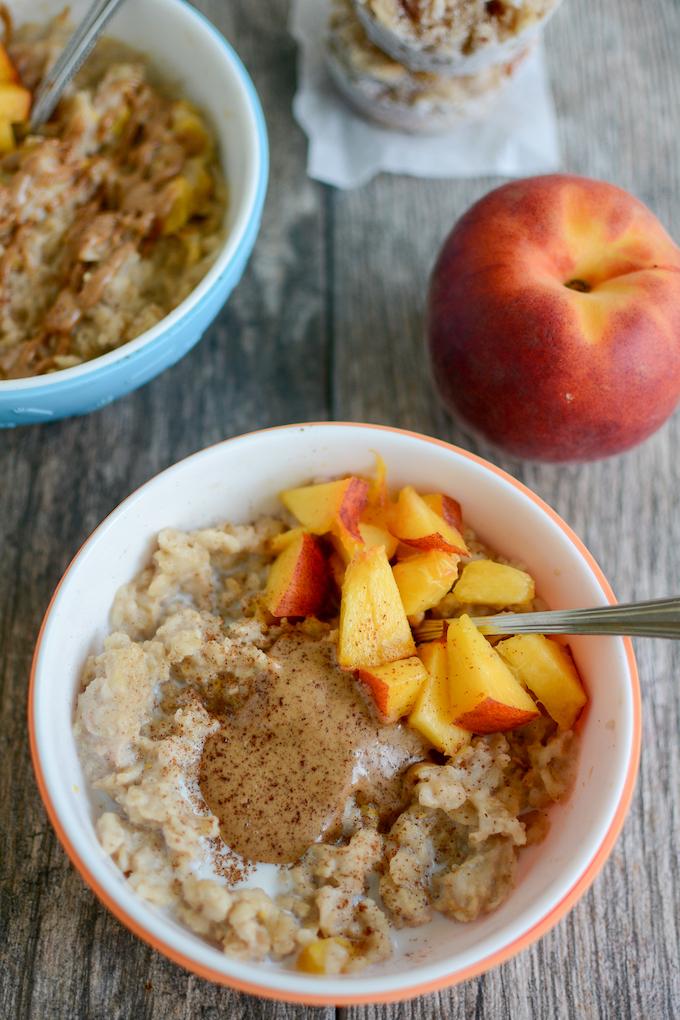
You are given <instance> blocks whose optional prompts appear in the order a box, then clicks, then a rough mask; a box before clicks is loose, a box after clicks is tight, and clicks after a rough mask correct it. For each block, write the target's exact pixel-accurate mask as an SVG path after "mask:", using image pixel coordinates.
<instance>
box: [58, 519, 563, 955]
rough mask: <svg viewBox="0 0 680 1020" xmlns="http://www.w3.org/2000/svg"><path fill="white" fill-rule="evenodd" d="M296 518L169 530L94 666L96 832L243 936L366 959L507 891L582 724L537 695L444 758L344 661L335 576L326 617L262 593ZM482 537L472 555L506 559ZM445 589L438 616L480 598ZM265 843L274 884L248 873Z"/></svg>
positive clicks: (140, 884)
mask: <svg viewBox="0 0 680 1020" xmlns="http://www.w3.org/2000/svg"><path fill="white" fill-rule="evenodd" d="M285 528H286V525H285V524H284V523H283V522H282V521H281V520H278V519H275V518H268V517H263V518H260V519H259V520H257V521H256V522H255V523H254V524H252V525H245V526H243V525H230V524H222V525H220V526H218V527H211V528H206V529H203V530H198V531H193V532H188V533H186V532H181V531H176V530H172V529H167V530H165V531H162V532H161V533H160V534H159V536H158V540H157V547H156V550H155V552H154V553H153V556H152V559H151V562H150V563H149V565H148V566H147V567H146V568H145V569H144V570H143V571H142V572H141V573H140V574H139V575H138V576H137V577H136V578H135V579H134V580H133V581H132V582H131V583H129V584H127V585H125V586H124V587H123V588H122V589H121V590H120V591H119V592H118V594H117V596H116V598H115V602H114V605H113V608H112V612H111V625H112V633H111V634H110V636H109V637H108V638H106V640H105V643H104V648H103V651H102V652H101V653H100V654H98V655H94V656H92V657H91V658H90V660H89V661H88V663H87V667H86V670H85V674H84V677H83V684H82V691H81V693H80V695H79V698H78V702H77V708H76V717H75V724H74V725H75V734H76V738H77V742H78V747H79V752H80V756H81V760H82V763H83V767H84V769H85V773H86V776H87V778H88V780H89V782H90V784H91V785H92V787H93V788H94V790H96V791H98V794H99V795H100V796H102V797H106V798H107V800H106V804H105V805H104V806H103V807H102V808H101V809H98V817H97V819H96V830H97V834H98V836H99V839H100V841H101V844H102V846H103V848H104V849H105V851H106V852H107V853H108V854H109V855H110V856H111V858H112V860H113V861H114V862H115V863H116V865H117V866H118V867H119V868H120V869H121V871H122V872H123V873H124V874H125V876H126V878H127V880H128V881H129V882H130V884H131V886H132V887H133V888H134V889H135V890H136V892H137V893H139V894H140V895H141V896H143V897H144V898H145V899H147V900H148V901H150V902H151V903H153V904H156V905H158V906H162V907H166V908H170V909H171V910H172V911H174V912H175V914H176V916H177V917H178V918H180V919H181V920H182V921H183V922H184V923H185V924H186V925H187V926H188V927H189V928H190V929H191V930H193V931H194V932H196V933H198V934H199V935H201V936H203V937H204V938H206V939H208V940H209V941H210V942H211V943H214V944H217V945H219V946H221V947H222V948H223V950H224V951H225V952H227V953H229V954H232V955H235V956H238V957H241V958H245V959H257V960H262V959H273V960H284V961H286V962H288V961H290V963H291V965H294V964H295V962H296V961H297V966H299V967H302V968H303V969H307V970H316V971H317V972H325V973H349V972H352V971H356V970H359V969H361V968H363V967H366V966H368V965H370V964H373V963H377V962H379V961H381V960H385V959H387V958H388V957H389V956H390V955H391V953H392V933H393V931H394V930H395V929H396V928H400V927H404V926H417V925H422V924H425V923H427V922H428V921H429V920H430V919H431V917H432V916H433V913H434V912H440V913H442V914H444V915H445V916H446V917H449V918H451V919H452V920H454V921H471V920H474V919H475V918H476V917H478V916H480V915H481V914H484V913H486V912H488V911H490V910H493V909H494V908H495V907H497V906H498V905H499V904H500V903H502V902H503V900H505V898H506V897H507V896H508V895H509V893H510V891H511V890H512V887H513V883H514V875H515V868H516V862H517V857H518V854H519V852H520V850H521V848H522V847H524V846H527V845H530V844H532V843H535V842H538V841H540V839H542V838H543V836H544V835H545V833H546V831H547V828H548V818H547V815H546V809H547V808H548V807H549V806H550V805H551V804H552V803H553V802H555V801H559V800H560V799H561V798H563V797H564V796H565V795H566V794H567V793H568V791H569V789H570V786H571V784H572V782H573V777H574V771H575V763H576V754H577V738H576V737H575V735H574V733H573V731H572V730H571V729H561V730H560V729H558V728H557V726H556V724H555V723H554V722H552V721H551V719H550V718H549V717H548V716H547V714H545V713H540V714H538V712H537V713H536V715H537V717H536V718H535V719H534V720H533V721H532V722H530V723H529V724H528V725H524V726H520V727H519V728H516V729H513V730H510V731H508V732H505V733H492V734H488V735H481V736H472V739H471V740H469V742H468V743H467V745H466V746H463V747H461V748H460V750H458V751H457V752H456V754H454V755H453V756H451V757H447V756H446V755H444V754H441V753H439V752H437V751H435V750H433V749H432V747H431V745H430V744H428V742H427V741H426V740H424V739H423V738H422V735H421V734H420V733H418V732H416V731H415V730H413V729H411V728H410V727H408V726H407V725H406V724H405V723H404V722H390V723H386V722H385V720H384V719H383V718H382V717H381V716H380V715H379V714H378V713H377V712H376V708H375V705H374V703H373V700H372V698H371V697H370V696H369V695H368V694H367V692H366V689H365V688H364V686H363V685H362V684H359V683H357V682H356V680H355V678H354V675H353V673H352V672H348V671H347V670H341V669H340V668H339V667H338V663H337V657H338V653H337V648H338V629H337V628H338V617H337V601H334V598H333V595H332V594H330V595H329V597H328V599H327V601H326V603H325V606H324V609H323V611H321V612H320V613H319V618H312V617H309V618H307V619H303V620H293V619H290V620H288V619H275V618H274V617H272V615H271V614H270V613H269V611H268V610H267V608H266V603H265V600H264V599H263V592H265V591H266V590H267V582H268V578H269V577H270V576H271V575H270V567H271V564H272V562H273V561H274V559H275V555H276V553H278V552H280V550H281V548H282V547H284V546H283V542H282V540H281V537H280V536H281V535H282V532H284V530H285ZM290 534H291V535H293V534H294V533H293V532H291V533H290ZM287 535H288V533H287V534H286V535H285V536H283V538H284V539H285V538H286V537H287ZM277 536H279V537H277ZM465 540H466V545H467V555H466V556H465V557H462V558H461V564H465V563H466V562H471V561H472V560H475V559H482V558H484V557H486V558H487V560H489V559H491V558H493V559H494V560H497V558H496V557H492V554H490V553H489V550H488V549H485V547H484V546H483V545H482V544H481V543H480V542H478V541H477V540H476V538H475V536H474V534H473V533H472V532H471V531H469V529H468V530H466V531H465ZM277 543H278V544H277ZM446 598H447V599H448V602H446V601H444V602H442V603H441V606H440V615H444V611H445V612H446V615H450V616H453V615H456V614H461V613H464V611H465V610H466V609H467V608H468V607H467V606H466V605H464V604H459V605H458V606H457V607H456V606H453V605H452V602H451V596H446ZM532 605H533V603H532ZM524 608H532V606H529V605H527V606H525V607H524ZM421 615H422V614H421ZM262 861H265V862H266V861H269V862H275V863H276V864H278V872H277V874H278V889H277V890H276V891H275V892H272V893H271V894H270V893H267V892H265V891H264V890H262V889H260V888H256V887H253V879H252V872H253V869H254V867H255V866H256V865H257V864H258V863H259V862H262ZM249 876H250V885H248V884H247V881H246V884H244V882H243V880H248V879H249ZM320 946H321V947H322V949H323V957H322V962H321V963H320V964H319V963H318V959H319V958H318V956H315V954H316V953H317V952H318V947H320ZM310 961H311V963H310Z"/></svg>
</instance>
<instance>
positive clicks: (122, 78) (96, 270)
mask: <svg viewBox="0 0 680 1020" xmlns="http://www.w3.org/2000/svg"><path fill="white" fill-rule="evenodd" d="M86 6H87V5H86V4H85V3H76V4H74V5H72V6H71V8H70V11H64V10H63V4H61V3H59V2H58V0H41V2H39V3H36V4H32V5H31V10H30V17H29V15H28V12H27V10H26V9H25V8H21V7H20V6H18V5H17V6H15V7H14V8H12V9H11V14H12V18H11V24H10V25H9V26H8V28H7V31H6V34H5V41H4V52H5V53H6V56H7V59H8V60H9V62H10V65H9V66H10V70H9V71H8V73H10V74H12V76H13V77H15V78H16V79H18V81H19V82H20V88H23V89H26V90H28V92H29V93H31V92H32V91H33V90H34V89H35V88H36V87H37V85H38V84H39V82H40V80H41V78H42V76H43V75H44V73H45V70H46V69H47V68H48V67H49V66H50V64H51V62H52V61H53V60H54V59H55V56H56V55H57V54H58V52H59V51H60V49H61V47H62V46H63V43H64V40H65V39H66V38H67V37H68V34H69V31H70V29H71V28H72V25H73V24H74V23H75V22H76V21H77V20H78V18H79V17H80V16H81V15H82V13H83V11H84V9H85V8H86ZM159 23H162V24H163V32H158V31H157V25H158V24H159ZM3 66H4V65H3ZM0 72H1V69H0ZM2 73H4V72H2ZM12 87H13V88H14V86H12ZM1 119H2V111H1V110H0V120H1ZM1 126H3V128H4V129H6V130H5V131H4V133H3V134H2V138H1V139H0V150H1V151H0V253H1V257H2V266H3V305H2V321H1V322H0V426H6V427H11V426H13V425H19V424H26V423H31V422H41V421H50V420H53V419H56V418H61V417H65V416H69V415H73V414H82V413H86V412H88V411H91V410H95V409H96V408H98V407H101V406H103V405H104V404H106V403H108V402H110V401H111V400H113V399H115V398H116V397H119V396H121V395H123V394H124V393H127V392H129V391H130V390H132V389H135V388H136V387H138V386H140V385H142V384H144V383H145V382H147V381H148V380H149V379H151V378H152V377H153V376H155V375H157V374H158V373H159V372H160V371H162V370H163V369H165V368H166V367H168V366H169V365H171V364H173V363H174V362H175V361H177V360H178V359H179V358H181V357H182V356H183V355H184V354H185V353H186V352H187V351H188V350H189V349H190V348H191V347H192V346H193V345H194V344H195V343H196V342H197V341H198V340H199V339H200V337H201V335H202V334H203V332H204V331H205V329H206V328H207V326H208V325H209V324H210V322H211V321H212V320H213V319H214V317H215V316H216V315H217V313H218V312H219V310H220V308H221V307H222V305H223V304H224V302H225V301H226V299H227V298H228V296H229V294H230V293H231V291H232V290H233V288H234V286H235V285H236V284H237V283H238V281H239V279H240V277H241V275H242V273H243V270H244V268H245V265H246V263H247V260H248V257H249V255H250V252H251V251H252V248H253V245H254V242H255V238H256V235H257V232H258V229H259V223H260V217H261V213H262V207H263V203H264V195H265V191H266V183H267V172H268V157H267V138H266V129H265V125H264V117H263V114H262V109H261V106H260V102H259V99H258V97H257V93H256V91H255V89H254V86H253V84H252V82H251V80H250V78H249V76H248V73H247V71H246V70H245V68H244V66H243V64H242V63H241V61H240V60H239V57H238V56H237V54H236V53H235V51H234V50H233V49H232V48H231V46H230V45H229V43H227V42H226V40H225V39H224V38H223V37H222V36H221V35H220V34H219V32H218V31H217V30H216V29H215V28H214V26H212V25H211V24H210V22H208V21H207V19H205V18H204V17H203V16H202V15H201V14H200V13H199V12H197V11H195V10H194V9H193V8H192V7H190V6H189V5H188V4H185V3H184V2H182V0H141V2H140V3H137V4H135V5H134V10H133V8H132V7H127V6H124V7H123V8H122V9H121V11H120V12H119V13H118V14H117V15H116V17H115V18H114V19H113V20H112V22H111V24H110V26H108V28H107V32H106V34H105V38H104V39H103V40H101V41H100V43H99V44H98V47H97V49H96V50H95V51H94V53H93V54H92V55H91V56H90V58H89V59H88V61H87V62H86V63H85V65H84V67H83V69H82V70H81V72H80V74H79V76H78V77H77V79H76V81H75V83H74V85H73V86H72V87H71V89H70V91H69V93H68V94H67V96H66V97H65V98H64V99H63V100H62V102H61V104H60V106H59V107H58V109H57V111H56V112H55V114H54V115H53V117H52V118H51V120H50V122H49V123H48V124H47V125H46V126H45V127H44V128H42V129H40V131H39V132H37V133H35V134H33V135H30V134H29V135H26V134H25V130H22V127H21V125H19V126H18V127H15V128H14V129H11V128H9V125H4V124H3V125H1ZM7 130H9V131H10V132H11V131H12V130H13V132H14V137H13V138H12V135H11V134H10V135H7Z"/></svg>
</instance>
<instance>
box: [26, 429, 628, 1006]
mask: <svg viewBox="0 0 680 1020" xmlns="http://www.w3.org/2000/svg"><path fill="white" fill-rule="evenodd" d="M376 465H377V467H376ZM609 601H613V595H612V593H611V590H610V588H609V586H608V585H607V582H606V580H605V578H604V576H603V575H602V572H601V571H600V569H599V567H597V565H596V564H595V562H594V561H593V559H592V557H591V556H590V554H589V553H588V552H587V551H586V550H585V548H584V547H583V546H582V545H581V543H580V542H579V540H578V539H577V538H576V536H575V535H573V533H571V532H570V531H569V529H568V528H567V526H566V525H565V524H564V522H562V521H561V520H560V519H559V518H558V517H557V516H556V515H555V513H554V512H553V511H552V510H550V509H549V508H548V507H546V506H545V504H543V503H541V501H540V500H539V499H538V498H537V497H536V496H535V495H534V494H533V493H531V492H530V491H529V490H527V489H526V488H525V487H523V486H522V485H520V483H518V482H516V481H515V480H514V479H512V478H510V477H509V476H508V475H506V474H504V473H503V472H501V471H499V470H498V469H497V468H494V467H492V466H491V465H489V464H487V463H486V462H484V461H481V460H480V459H478V458H476V457H474V456H473V455H471V454H469V453H466V452H464V451H461V450H458V449H456V448H453V447H451V446H448V445H447V444H444V443H441V442H439V441H437V440H432V439H428V438H427V437H423V436H418V435H415V434H411V433H405V432H400V431H399V430H396V429H390V428H380V427H374V426H362V425H342V424H318V425H304V426H290V427H283V428H278V429H272V430H268V431H265V432H260V433H253V434H251V435H247V436H243V437H239V438H237V439H234V440H230V441H228V442H225V443H221V444H218V445H217V446H214V447H211V448H209V449H207V450H204V451H202V452H201V453H198V454H195V455H194V456H193V457H190V458H188V459H187V460H185V461H182V462H180V463H179V464H177V465H175V466H174V467H172V468H170V469H168V470H167V471H165V472H163V473H162V474H161V475H159V476H158V477H157V478H155V479H153V480H152V481H150V482H149V483H147V484H146V485H145V486H143V487H142V488H141V489H140V490H138V491H137V492H136V493H135V494H133V495H132V496H130V497H129V499H127V500H126V501H125V502H124V503H123V504H122V505H121V506H120V507H119V508H118V509H117V510H116V511H114V513H113V514H111V515H110V516H109V517H108V518H107V519H106V520H105V521H104V522H103V524H102V525H100V527H99V528H98V529H97V531H95V532H94V534H93V535H92V537H91V538H90V539H89V540H88V542H87V543H86V544H85V546H84V547H83V548H82V549H81V551H80V552H79V553H78V555H77V556H76V558H75V560H74V561H73V563H72V564H71V566H70V567H69V569H68V571H67V572H66V574H65V576H64V578H63V579H62V581H61V583H60V585H59V587H58V589H57V591H56V593H55V595H54V598H53V600H52V603H51V605H50V608H49V610H48V612H47V615H46V618H45V621H44V623H43V627H42V630H41V635H40V638H39V640H38V645H37V648H36V653H35V659H34V667H33V675H32V681H31V693H30V710H29V720H30V728H31V744H32V751H33V761H34V766H35V770H36V775H37V777H38V783H39V786H40V790H41V793H42V796H43V799H44V802H45V805H46V807H47V810H48V812H49V815H50V818H51V820H52V822H53V824H54V825H55V828H56V830H57V833H58V835H59V838H60V839H61V841H62V843H63V845H64V847H65V849H66V850H67V852H68V853H69V855H70V857H71V859H72V861H73V862H74V864H75V865H76V867H77V868H78V870H79V871H80V872H81V874H82V876H83V878H84V879H85V881H86V882H88V884H89V885H90V886H91V887H92V888H93V890H94V891H95V892H96V894H97V895H98V896H99V897H100V899H101V900H102V901H103V902H104V903H105V904H106V905H107V906H108V907H109V909H111V910H112V911H113V913H114V914H115V915H116V916H117V917H118V918H119V919H120V920H121V921H122V922H123V923H124V924H126V925H127V926H128V927H130V928H131V929H132V930H133V931H134V932H135V933H136V934H138V935H139V936H140V937H141V938H143V939H145V940H146V941H147V942H149V943H150V944H152V945H153V946H155V947H156V948H157V949H158V950H160V951H161V952H163V953H165V954H166V955H167V956H169V957H170V958H171V959H173V960H175V961H176V962H179V963H181V964H182V965H183V966H185V967H187V968H188V969H190V970H192V971H194V972H195V973H197V974H200V975H201V976H204V977H206V978H209V979H211V980H214V981H219V982H223V983H225V984H229V985H232V986H234V987H237V988H240V989H244V990H247V991H250V992H254V993H255V994H259V995H264V996H268V997H272V998H279V999H284V1000H292V1001H298V1002H307V1003H328V1002H335V1003H353V1002H366V1001H389V1000H394V999H400V998H407V997H410V996H413V995H416V994H419V993H422V992H426V991H431V990H433V989H435V988H438V987H443V986H446V985H450V984H453V983H455V982H458V981H461V980H464V979H465V978H468V977H471V976H473V975H475V974H478V973H480V972H482V971H484V970H486V969H488V968H489V967H491V966H494V965H495V964H497V963H499V962H501V961H503V960H505V959H507V958H508V957H509V956H511V955H513V954H514V953H516V952H517V951H519V950H520V949H521V948H522V947H524V946H526V945H528V944H529V943H530V942H532V941H533V940H534V939H536V938H538V937H539V936H540V935H542V934H543V933H544V932H546V931H547V930H549V928H550V927H552V925H554V924H555V923H556V922H557V921H558V920H559V919H560V917H561V916H563V915H564V914H565V913H566V912H567V911H568V910H569V908H570V907H571V906H573V904H574V903H575V902H576V901H577V900H578V898H579V897H580V896H581V895H582V894H583V893H584V892H585V890H586V889H587V888H588V886H589V884H590V883H591V882H592V880H593V878H594V877H595V875H596V874H597V872H598V871H599V869H600V868H601V867H602V866H603V864H604V862H605V860H606V858H607V856H608V854H609V852H610V850H611V848H612V846H613V843H614V841H615V839H616V837H617V835H618V832H619V831H620V828H621V825H622V824H623V820H624V816H625V813H626V810H627V807H628V804H629V801H630V797H631V794H632V788H633V784H634V778H635V773H636V768H637V760H638V753H639V726H640V720H639V691H638V685H637V675H636V669H635V662H634V659H633V655H632V651H631V647H630V643H629V642H627V641H625V640H623V639H618V638H585V637H578V638H576V637H574V638H572V639H570V641H569V649H567V648H566V647H565V646H564V645H563V644H560V645H558V644H556V643H555V642H552V641H549V640H548V639H546V638H543V639H542V641H543V644H542V645H540V642H539V646H532V647H531V648H529V647H522V646H520V645H518V644H517V641H516V639H503V640H501V641H497V640H496V639H486V638H485V637H484V636H483V619H484V617H485V616H487V615H488V614H489V613H495V612H497V611H498V610H499V609H501V610H502V609H505V608H509V607H512V608H513V609H515V610H519V611H523V610H528V609H529V608H533V607H535V606H536V605H546V604H547V605H549V606H551V607H555V608H567V607H570V606H578V605H594V604H598V603H599V604H605V603H607V602H609ZM437 620H439V621H441V620H444V621H446V622H445V623H436V621H437ZM425 623H428V624H429V626H430V627H431V626H432V624H433V623H435V624H436V626H437V627H440V628H441V633H438V634H437V635H436V636H435V640H431V639H430V638H431V635H430V636H429V637H427V638H426V639H423V637H422V634H423V631H422V628H423V626H424V624H425ZM537 640H538V639H537ZM513 641H514V643H513ZM546 655H547V658H546ZM536 656H538V658H536ZM539 660H540V661H539ZM532 663H533V666H532ZM537 663H539V665H540V669H539V670H538V673H539V674H540V677H539V679H538V680H537V675H538V674H537V673H536V668H537V665H536V664H537ZM532 670H533V672H532ZM556 678H557V679H556ZM541 684H542V685H543V686H540V685H541ZM443 691H446V692H448V693H446V695H443V694H442V692H443Z"/></svg>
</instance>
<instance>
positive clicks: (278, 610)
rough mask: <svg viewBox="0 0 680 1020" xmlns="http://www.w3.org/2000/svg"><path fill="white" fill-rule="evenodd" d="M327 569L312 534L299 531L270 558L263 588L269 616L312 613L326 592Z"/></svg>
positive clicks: (327, 581)
mask: <svg viewBox="0 0 680 1020" xmlns="http://www.w3.org/2000/svg"><path fill="white" fill-rule="evenodd" d="M328 583H329V570H328V564H327V562H326V559H325V557H324V555H323V552H322V551H321V547H320V545H319V542H318V539H316V538H315V537H314V535H309V534H308V533H307V532H302V533H301V534H300V535H298V536H297V537H296V538H294V539H293V540H292V541H290V542H289V543H288V544H287V545H286V546H285V548H284V549H283V551H282V552H280V553H279V555H278V556H277V558H276V559H275V560H274V562H273V564H272V566H271V568H270V571H269V577H268V579H267V587H266V589H265V596H264V600H265V605H266V606H267V609H268V610H269V612H270V613H271V614H272V616H275V617H277V618H278V619H281V618H282V617H284V616H315V615H316V614H317V613H318V612H319V611H320V610H321V609H322V607H323V605H324V602H325V600H326V594H327V592H328Z"/></svg>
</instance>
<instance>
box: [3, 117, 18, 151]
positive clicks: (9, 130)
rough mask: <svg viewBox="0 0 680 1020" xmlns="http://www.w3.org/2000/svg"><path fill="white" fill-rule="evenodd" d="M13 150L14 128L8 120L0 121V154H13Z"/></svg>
mask: <svg viewBox="0 0 680 1020" xmlns="http://www.w3.org/2000/svg"><path fill="white" fill-rule="evenodd" d="M15 149H16V139H15V137H14V128H13V127H12V125H11V124H10V122H9V121H8V120H0V154H3V155H4V153H6V152H14V150H15Z"/></svg>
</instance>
